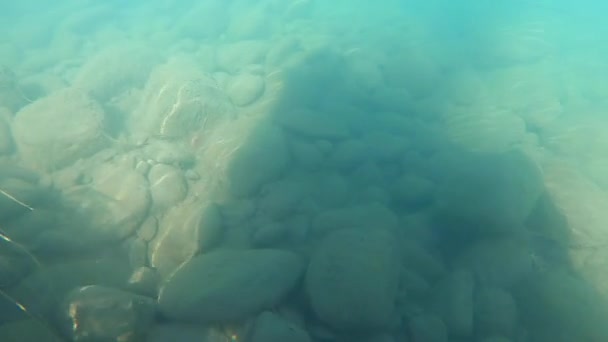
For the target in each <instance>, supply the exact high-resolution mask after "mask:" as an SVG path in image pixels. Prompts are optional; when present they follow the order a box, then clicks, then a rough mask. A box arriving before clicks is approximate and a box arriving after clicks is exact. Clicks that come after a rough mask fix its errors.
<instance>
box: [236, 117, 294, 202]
mask: <svg viewBox="0 0 608 342" xmlns="http://www.w3.org/2000/svg"><path fill="white" fill-rule="evenodd" d="M290 160H291V156H290V154H289V149H288V148H287V143H286V137H285V134H284V133H283V130H282V129H280V128H278V127H276V126H274V125H272V124H271V125H264V126H261V127H259V128H258V129H257V130H256V131H255V132H253V133H252V136H251V137H249V140H248V141H247V144H246V145H243V146H241V148H240V149H239V150H238V151H236V153H235V154H234V157H232V159H231V161H230V162H229V164H228V169H227V177H228V179H229V180H230V192H231V193H232V194H233V195H235V196H237V197H246V196H249V195H252V194H254V193H255V192H257V191H259V189H260V187H261V186H262V185H263V184H265V183H267V182H270V181H273V180H275V179H277V178H278V177H279V176H280V175H281V173H282V172H283V170H284V169H285V168H286V167H287V166H288V165H289V162H290Z"/></svg>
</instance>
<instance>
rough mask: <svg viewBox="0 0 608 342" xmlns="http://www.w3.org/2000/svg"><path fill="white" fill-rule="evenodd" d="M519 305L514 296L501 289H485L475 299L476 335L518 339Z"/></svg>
mask: <svg viewBox="0 0 608 342" xmlns="http://www.w3.org/2000/svg"><path fill="white" fill-rule="evenodd" d="M518 319H519V317H518V310H517V303H516V302H515V299H514V298H513V296H512V295H511V294H510V293H509V292H507V291H505V290H503V289H500V288H483V289H481V290H480V291H477V295H476V298H475V333H476V336H478V337H491V336H508V337H516V332H517V329H518V323H519V322H518Z"/></svg>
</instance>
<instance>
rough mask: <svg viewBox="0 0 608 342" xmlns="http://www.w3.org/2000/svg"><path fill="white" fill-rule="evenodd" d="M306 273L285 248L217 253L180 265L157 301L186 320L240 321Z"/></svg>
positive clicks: (265, 306)
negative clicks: (282, 249) (283, 249)
mask: <svg viewBox="0 0 608 342" xmlns="http://www.w3.org/2000/svg"><path fill="white" fill-rule="evenodd" d="M303 271H304V264H303V262H302V260H301V259H300V258H299V257H298V256H297V255H295V254H293V253H291V252H287V251H281V250H272V249H258V250H240V251H239V250H219V251H214V252H210V253H208V254H203V255H199V256H196V257H194V258H193V259H192V260H190V261H188V262H187V263H185V264H184V265H183V266H182V267H180V268H179V269H178V270H177V272H175V273H174V274H173V275H172V276H171V278H170V279H169V280H168V281H167V283H166V284H165V285H164V286H163V287H162V288H161V291H160V296H159V299H158V301H159V304H160V308H161V311H162V312H163V313H164V314H165V315H167V316H168V317H169V318H172V319H175V320H179V321H182V322H192V323H205V322H228V321H234V320H239V319H242V318H245V317H247V316H249V315H252V314H255V313H257V312H259V311H262V310H264V309H271V308H273V307H274V306H275V305H277V304H278V303H279V302H280V301H281V300H282V299H283V297H285V295H286V294H287V293H288V292H289V291H290V290H292V288H293V287H294V286H295V285H296V284H297V282H298V280H299V279H300V276H301V275H302V273H303Z"/></svg>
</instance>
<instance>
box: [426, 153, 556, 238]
mask: <svg viewBox="0 0 608 342" xmlns="http://www.w3.org/2000/svg"><path fill="white" fill-rule="evenodd" d="M448 158H451V159H452V160H451V161H448V162H447V163H446V161H441V162H439V164H438V165H437V166H438V167H440V168H441V169H446V168H449V170H450V172H448V173H447V176H445V179H444V180H443V181H442V182H440V184H438V186H437V197H436V198H437V206H436V217H437V221H438V224H439V225H440V226H441V229H442V231H444V232H445V233H449V234H453V235H454V236H465V235H467V234H468V235H469V236H473V237H475V236H488V235H490V236H492V235H496V234H517V233H518V231H521V229H522V228H523V227H524V223H525V221H526V219H527V218H528V216H529V215H530V214H531V213H532V211H533V210H534V208H535V207H536V204H537V202H538V201H539V199H540V198H541V196H542V195H543V193H544V191H545V186H544V183H543V177H542V175H541V171H540V169H539V168H538V166H537V165H535V164H534V162H533V161H531V160H530V159H529V158H528V157H527V156H526V155H525V154H524V153H523V152H522V151H519V150H512V151H508V152H504V153H497V154H480V153H469V154H462V155H459V156H458V155H454V156H450V157H448ZM456 159H457V160H456ZM448 160H449V159H448Z"/></svg>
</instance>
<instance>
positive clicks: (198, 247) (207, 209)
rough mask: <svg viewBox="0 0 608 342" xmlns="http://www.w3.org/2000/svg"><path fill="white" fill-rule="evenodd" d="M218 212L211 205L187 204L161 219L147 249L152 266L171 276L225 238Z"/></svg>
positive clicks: (174, 208) (170, 211)
mask: <svg viewBox="0 0 608 342" xmlns="http://www.w3.org/2000/svg"><path fill="white" fill-rule="evenodd" d="M223 233H224V231H223V227H222V221H221V215H220V212H219V209H218V208H217V206H216V205H215V204H212V203H200V202H184V203H182V204H180V205H178V206H175V207H173V208H171V209H170V210H169V211H167V213H166V214H165V215H164V216H163V218H162V219H161V220H160V223H159V226H158V233H157V234H156V237H155V238H154V239H153V240H152V241H150V244H149V246H148V253H149V260H150V263H151V266H153V267H154V268H156V269H157V270H158V272H159V273H160V274H161V276H163V277H167V276H169V275H171V274H172V273H173V272H174V271H175V270H176V269H177V268H178V267H179V266H180V265H181V264H183V263H184V262H186V261H188V260H190V259H191V258H192V257H193V256H194V255H196V254H197V253H207V252H208V251H210V250H211V249H213V248H215V247H216V246H217V244H218V243H219V242H220V241H221V239H222V237H223Z"/></svg>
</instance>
